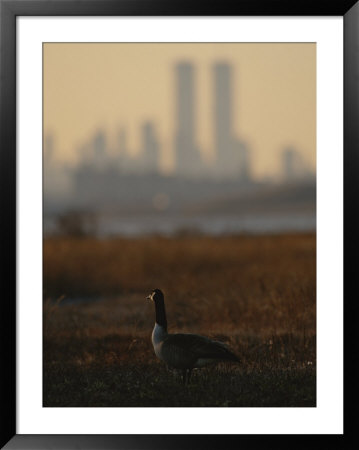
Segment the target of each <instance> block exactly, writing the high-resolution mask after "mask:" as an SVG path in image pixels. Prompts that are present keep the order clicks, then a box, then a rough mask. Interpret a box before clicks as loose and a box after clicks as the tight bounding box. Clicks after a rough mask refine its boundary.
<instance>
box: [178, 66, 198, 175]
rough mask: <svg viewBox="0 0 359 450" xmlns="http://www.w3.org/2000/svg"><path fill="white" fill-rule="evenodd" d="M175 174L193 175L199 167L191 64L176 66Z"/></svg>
mask: <svg viewBox="0 0 359 450" xmlns="http://www.w3.org/2000/svg"><path fill="white" fill-rule="evenodd" d="M175 71H176V127H177V128H176V136H175V154H176V168H175V169H176V173H177V174H178V175H182V176H188V175H195V174H197V173H198V170H199V169H200V166H201V158H200V153H199V150H198V148H197V146H196V143H195V136H196V124H195V104H196V98H195V89H194V79H193V78H194V69H193V66H192V64H190V63H187V62H181V63H179V64H177V65H176V68H175Z"/></svg>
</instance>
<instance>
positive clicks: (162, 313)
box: [155, 298, 167, 331]
mask: <svg viewBox="0 0 359 450" xmlns="http://www.w3.org/2000/svg"><path fill="white" fill-rule="evenodd" d="M155 308H156V323H158V325H160V326H161V327H162V328H164V329H165V330H166V331H167V318H166V310H165V302H164V300H163V299H162V298H161V299H159V300H156V301H155Z"/></svg>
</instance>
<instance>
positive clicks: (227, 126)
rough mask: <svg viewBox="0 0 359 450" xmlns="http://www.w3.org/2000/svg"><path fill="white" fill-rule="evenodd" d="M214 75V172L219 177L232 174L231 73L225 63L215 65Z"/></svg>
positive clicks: (233, 168)
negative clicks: (215, 159) (215, 160)
mask: <svg viewBox="0 0 359 450" xmlns="http://www.w3.org/2000/svg"><path fill="white" fill-rule="evenodd" d="M213 74H214V142H215V151H216V158H217V163H216V172H217V174H218V175H219V176H228V175H230V174H233V172H234V170H235V167H234V151H233V150H234V147H236V145H233V137H232V121H233V116H232V86H231V82H232V72H231V67H230V65H229V64H227V63H217V64H215V65H214V67H213Z"/></svg>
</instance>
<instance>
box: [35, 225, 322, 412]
mask: <svg viewBox="0 0 359 450" xmlns="http://www.w3.org/2000/svg"><path fill="white" fill-rule="evenodd" d="M315 247H316V241H315V235H313V234H300V235H278V236H233V237H230V236H228V237H220V238H212V237H208V236H207V237H206V236H202V237H201V236H196V237H195V236H193V237H190V236H187V237H177V238H164V237H148V238H137V239H107V240H98V239H94V238H83V239H71V238H64V237H62V238H48V239H46V240H45V241H44V297H45V298H44V341H43V344H44V346H43V350H44V378H43V380H44V384H43V404H44V406H57V407H58V406H97V407H98V406H245V407H250V406H272V407H275V406H296V407H300V406H315V405H316V251H315ZM153 288H160V289H162V290H163V292H164V293H165V299H166V308H167V316H168V325H169V331H170V332H172V331H180V332H194V333H199V334H204V335H207V336H210V337H214V338H217V339H218V340H222V341H224V342H226V343H227V344H229V345H230V346H231V348H232V349H233V350H234V351H235V352H236V353H237V354H238V355H239V357H240V358H241V364H239V365H237V364H220V365H218V366H215V367H210V368H206V369H201V370H197V371H194V374H193V376H192V380H191V384H190V385H189V386H183V385H182V384H181V381H180V377H179V375H178V374H176V373H174V372H173V371H170V370H168V369H167V368H166V366H165V365H164V363H162V362H161V361H159V360H157V359H156V357H155V355H154V352H153V348H152V344H151V340H150V336H151V332H152V328H153V324H154V307H153V304H152V303H150V302H149V301H146V299H145V297H146V296H147V295H148V294H149V293H150V291H151V290H152V289H153ZM77 299H82V301H80V300H77ZM70 300H72V301H70ZM84 300H86V301H84Z"/></svg>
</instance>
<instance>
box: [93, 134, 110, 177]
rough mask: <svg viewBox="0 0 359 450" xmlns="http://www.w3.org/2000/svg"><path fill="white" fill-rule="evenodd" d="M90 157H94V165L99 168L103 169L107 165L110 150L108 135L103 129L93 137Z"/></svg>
mask: <svg viewBox="0 0 359 450" xmlns="http://www.w3.org/2000/svg"><path fill="white" fill-rule="evenodd" d="M90 158H92V163H93V165H94V167H96V168H97V169H99V170H102V169H104V168H105V167H106V166H107V163H108V151H107V143H106V135H105V133H104V131H102V130H100V131H97V133H96V134H95V135H94V137H93V139H92V155H90Z"/></svg>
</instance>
